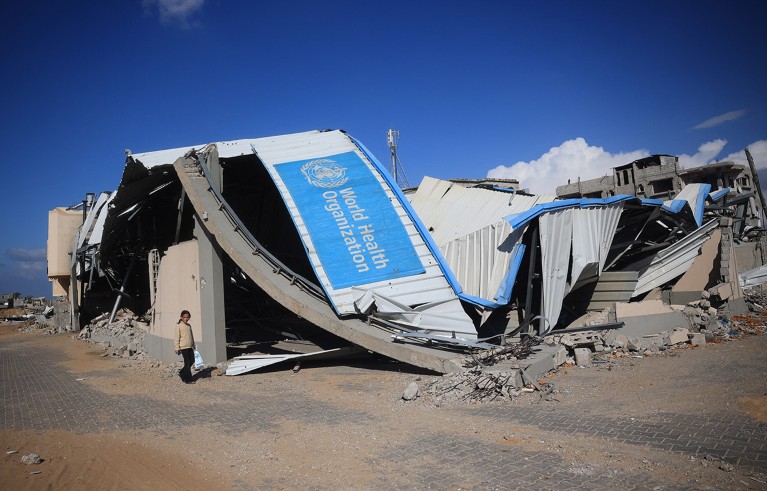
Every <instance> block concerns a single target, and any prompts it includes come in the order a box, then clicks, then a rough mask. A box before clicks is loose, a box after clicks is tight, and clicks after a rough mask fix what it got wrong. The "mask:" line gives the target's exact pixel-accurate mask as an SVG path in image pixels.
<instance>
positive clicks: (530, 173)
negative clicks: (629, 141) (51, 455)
mask: <svg viewBox="0 0 767 491" xmlns="http://www.w3.org/2000/svg"><path fill="white" fill-rule="evenodd" d="M725 145H727V140H723V139H717V140H712V141H709V142H706V143H704V144H702V145H701V146H699V147H698V151H697V152H696V153H694V154H693V155H687V154H681V155H679V156H678V157H679V164H680V166H681V167H683V168H690V167H699V166H703V165H709V164H712V163H714V162H725V161H727V162H735V163H738V164H745V165H747V164H748V162H747V161H746V153H745V152H744V151H743V150H740V151H738V152H734V153H731V154H729V155H727V156H726V157H722V158H717V156H718V155H719V154H720V153H721V152H722V150H723V149H724V147H725ZM748 150H749V152H751V156H752V157H753V158H754V164H755V165H756V167H757V168H767V140H757V141H755V142H754V143H752V144H750V145H748ZM658 153H663V152H658ZM649 155H650V152H648V151H647V150H633V151H630V152H621V153H615V154H613V153H610V152H607V151H605V150H604V149H603V148H602V147H594V146H591V145H589V144H588V143H587V142H586V140H584V139H583V138H581V137H578V138H575V139H573V140H567V141H566V142H564V143H562V144H561V145H559V146H558V147H552V148H550V149H549V151H548V152H546V153H544V154H543V155H541V156H540V157H539V158H538V159H535V160H531V161H530V162H521V161H520V162H517V163H516V164H513V165H510V166H504V165H499V166H498V167H495V168H494V169H490V170H489V171H488V173H487V177H494V178H510V179H517V180H518V181H519V184H520V185H521V186H522V187H523V188H525V189H528V190H529V191H530V192H531V193H535V194H555V193H556V187H557V186H561V185H563V184H567V182H568V179H570V180H571V181H573V182H574V181H575V180H577V179H578V178H579V177H580V178H581V180H584V181H585V180H588V179H594V178H597V177H601V176H605V175H612V172H613V168H614V167H617V166H620V165H624V164H628V163H631V162H633V161H634V160H637V159H641V158H643V157H647V156H649Z"/></svg>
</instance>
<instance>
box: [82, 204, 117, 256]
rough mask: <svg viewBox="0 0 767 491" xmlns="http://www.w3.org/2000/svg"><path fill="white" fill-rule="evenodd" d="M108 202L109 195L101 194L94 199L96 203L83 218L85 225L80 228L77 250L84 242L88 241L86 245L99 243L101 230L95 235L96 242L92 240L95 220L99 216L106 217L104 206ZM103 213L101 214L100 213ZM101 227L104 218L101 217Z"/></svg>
mask: <svg viewBox="0 0 767 491" xmlns="http://www.w3.org/2000/svg"><path fill="white" fill-rule="evenodd" d="M108 200H109V195H108V194H107V193H101V194H100V195H99V196H98V198H97V199H96V202H95V203H93V205H92V206H91V209H90V210H88V213H87V215H86V217H85V223H83V226H82V227H81V228H80V234H79V236H78V238H77V248H78V249H79V248H81V247H82V246H83V245H85V242H86V240H87V241H88V244H90V245H93V244H98V243H99V242H101V230H99V232H98V234H97V235H96V238H98V241H95V240H94V234H95V224H96V223H97V222H98V220H97V218H98V217H99V216H100V215H104V216H106V208H104V205H105V204H106V203H107V201H108ZM102 212H103V213H102ZM101 226H102V228H103V226H104V218H103V217H102V220H101Z"/></svg>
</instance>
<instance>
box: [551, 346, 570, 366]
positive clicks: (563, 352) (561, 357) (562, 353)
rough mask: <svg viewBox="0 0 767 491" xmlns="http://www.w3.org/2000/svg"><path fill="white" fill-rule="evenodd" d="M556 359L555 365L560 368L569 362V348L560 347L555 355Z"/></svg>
mask: <svg viewBox="0 0 767 491" xmlns="http://www.w3.org/2000/svg"><path fill="white" fill-rule="evenodd" d="M553 358H554V365H555V366H559V365H562V364H564V363H565V361H567V348H565V347H564V346H559V347H558V348H557V350H556V351H555V352H554V354H553Z"/></svg>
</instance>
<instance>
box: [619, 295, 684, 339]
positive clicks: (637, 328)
mask: <svg viewBox="0 0 767 491" xmlns="http://www.w3.org/2000/svg"><path fill="white" fill-rule="evenodd" d="M615 316H616V318H617V321H618V322H623V327H621V328H618V329H617V331H618V334H623V335H625V336H627V337H629V338H631V337H641V336H646V335H650V334H657V333H659V332H663V331H667V330H669V328H675V327H684V328H689V327H690V322H689V321H688V320H687V317H685V315H684V313H682V312H679V311H678V310H676V309H674V308H672V307H670V306H668V305H665V304H664V303H663V302H662V301H660V300H649V301H643V302H635V303H618V304H615Z"/></svg>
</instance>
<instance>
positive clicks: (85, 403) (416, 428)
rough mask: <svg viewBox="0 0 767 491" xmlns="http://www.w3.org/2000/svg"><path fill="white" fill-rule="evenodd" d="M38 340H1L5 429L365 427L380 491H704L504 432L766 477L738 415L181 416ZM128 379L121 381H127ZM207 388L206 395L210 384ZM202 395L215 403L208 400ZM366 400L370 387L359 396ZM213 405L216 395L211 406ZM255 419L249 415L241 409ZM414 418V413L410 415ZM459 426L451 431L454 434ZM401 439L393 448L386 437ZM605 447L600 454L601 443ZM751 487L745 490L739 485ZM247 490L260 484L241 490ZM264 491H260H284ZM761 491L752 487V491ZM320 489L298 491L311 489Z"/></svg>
mask: <svg viewBox="0 0 767 491" xmlns="http://www.w3.org/2000/svg"><path fill="white" fill-rule="evenodd" d="M32 344H34V343H30V341H29V338H26V339H25V338H19V337H8V338H4V339H0V428H2V429H9V430H20V429H36V430H47V429H62V430H70V431H74V432H78V433H94V432H109V431H112V430H150V431H154V432H155V434H157V435H161V434H164V433H166V432H175V431H177V430H178V428H183V427H185V426H189V427H191V426H200V425H202V426H207V427H210V428H213V429H214V430H215V431H216V432H217V433H219V434H222V435H229V437H230V438H236V436H237V435H239V434H241V433H242V432H243V431H245V430H247V431H257V432H264V433H270V432H279V431H280V428H281V425H284V422H285V421H286V420H287V421H289V422H293V423H294V424H295V425H296V426H297V427H305V426H310V425H316V426H318V427H325V428H333V427H355V428H360V429H362V430H364V429H365V428H370V429H371V434H374V435H378V436H379V437H380V438H379V439H378V442H380V443H377V444H375V445H372V444H371V447H370V448H368V449H366V450H367V454H366V455H367V456H366V457H364V463H363V464H364V465H366V466H367V467H368V468H369V469H370V470H371V472H373V473H374V475H375V477H374V478H373V480H372V481H369V482H368V484H367V485H366V487H367V486H370V487H372V488H376V489H425V488H436V489H448V488H452V489H456V488H473V489H654V488H658V489H661V488H664V489H668V488H669V487H673V488H688V487H689V488H692V489H695V488H700V487H707V486H702V485H701V483H697V484H692V483H680V482H676V483H674V484H673V485H669V483H668V482H664V480H663V479H658V478H656V477H655V476H654V473H653V472H652V469H636V468H633V469H621V468H620V467H608V466H604V465H598V466H590V465H589V460H588V458H587V457H586V456H584V457H583V458H582V460H580V461H574V460H573V457H572V455H569V456H568V457H565V456H564V455H563V454H560V453H557V452H555V451H552V450H551V449H550V448H547V447H544V446H541V445H538V446H536V445H531V444H525V443H523V444H519V445H506V444H503V443H502V439H501V438H500V436H499V438H497V439H494V440H488V439H487V438H484V437H482V436H476V435H475V434H474V433H481V432H474V433H472V432H471V431H470V430H469V428H471V427H476V426H477V425H482V426H486V427H497V428H498V429H499V433H498V434H499V435H501V434H503V432H504V431H509V429H511V428H532V429H536V428H537V429H538V430H539V431H540V434H541V435H542V438H543V437H545V438H547V439H548V438H555V439H556V438H582V439H590V440H596V441H597V442H599V441H603V442H610V443H611V444H614V445H615V444H623V445H626V446H628V447H626V448H634V447H637V446H640V447H643V448H649V449H652V450H654V451H655V450H657V452H667V453H668V454H669V455H677V456H678V455H683V456H687V457H690V456H692V457H694V458H696V459H702V458H704V456H706V455H709V456H713V457H715V458H717V459H722V460H723V461H725V462H729V463H731V464H733V465H735V466H737V467H738V471H739V472H745V473H746V475H747V474H748V473H749V472H750V473H757V472H758V473H767V425H765V424H762V423H759V422H757V421H755V420H753V419H751V418H750V417H748V416H746V415H743V414H740V413H733V414H728V415H727V416H718V415H711V414H709V415H700V414H695V415H692V414H677V413H668V412H666V413H656V414H653V415H652V417H648V418H620V417H607V416H604V415H600V414H592V413H590V412H585V411H584V412H574V411H572V410H566V411H565V410H560V409H558V408H557V406H547V405H533V404H526V405H519V404H492V405H484V406H479V407H465V406H456V407H452V408H436V409H432V410H431V411H432V415H433V416H434V417H435V418H440V419H442V420H444V421H446V422H448V423H447V424H444V425H441V426H440V428H441V429H439V430H434V427H433V425H431V424H428V422H427V420H428V419H429V416H430V414H429V412H425V411H420V412H419V411H413V416H412V418H408V417H403V413H402V412H400V413H398V414H396V415H394V416H386V415H381V414H380V413H376V412H374V411H371V410H367V409H355V408H350V407H349V404H345V405H342V404H338V403H334V402H333V401H328V400H320V399H319V398H317V397H310V396H307V395H306V394H305V393H301V392H297V391H294V392H290V391H280V392H278V393H259V394H253V393H250V392H247V391H237V390H227V391H217V392H215V400H216V401H218V403H217V404H215V406H214V408H213V409H212V408H211V406H210V405H208V404H199V405H191V406H190V405H188V404H184V405H182V404H173V403H169V402H168V401H167V400H163V401H161V400H158V399H156V398H154V397H152V396H151V394H144V395H141V394H136V395H131V396H129V397H126V396H118V395H110V394H107V393H104V392H101V391H99V390H97V389H96V388H94V387H93V386H91V385H88V384H86V383H84V382H83V381H79V380H78V378H81V376H80V375H77V374H73V373H72V372H69V371H67V370H66V369H63V368H62V366H61V363H62V362H63V361H65V355H63V354H61V352H60V351H56V350H54V349H51V348H46V347H36V348H35V349H30V347H31V345H32ZM118 371H119V370H118ZM203 385H204V384H203ZM196 387H198V388H199V389H200V393H201V397H203V398H204V397H205V395H206V389H205V388H204V387H200V385H198V386H196ZM359 389H360V390H365V388H364V387H361V388H359ZM209 395H210V394H209ZM249 407H250V408H257V411H255V410H243V408H249ZM405 414H407V413H405ZM451 425H452V426H451ZM387 432H392V434H396V435H397V436H398V438H396V439H393V441H392V442H390V443H386V439H385V436H386V433H387ZM596 446H597V447H598V446H599V444H598V443H597V444H596ZM741 482H744V481H741ZM238 484H239V485H240V487H242V488H244V489H247V488H249V487H251V486H252V483H247V482H239V483H238ZM282 485H284V483H276V482H275V483H269V482H262V483H260V485H258V486H256V487H259V488H260V487H280V486H282ZM749 485H753V486H751V487H750V488H751V489H756V488H758V487H759V486H760V484H759V481H754V480H750V481H748V482H747V483H746V486H742V488H744V489H746V488H749ZM313 486H314V484H313V483H310V482H304V483H300V482H299V483H298V487H313Z"/></svg>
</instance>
